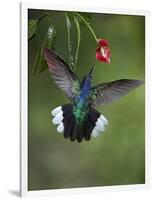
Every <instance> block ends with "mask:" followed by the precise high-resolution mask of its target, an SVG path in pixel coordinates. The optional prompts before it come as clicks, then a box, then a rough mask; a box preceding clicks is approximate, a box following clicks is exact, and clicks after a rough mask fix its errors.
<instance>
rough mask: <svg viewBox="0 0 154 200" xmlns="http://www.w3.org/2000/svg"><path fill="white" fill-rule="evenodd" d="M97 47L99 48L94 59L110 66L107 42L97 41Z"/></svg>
mask: <svg viewBox="0 0 154 200" xmlns="http://www.w3.org/2000/svg"><path fill="white" fill-rule="evenodd" d="M98 45H99V46H98V48H97V49H96V59H97V60H99V61H103V62H106V63H107V64H110V57H111V53H110V48H109V43H108V41H107V40H104V39H100V40H98Z"/></svg>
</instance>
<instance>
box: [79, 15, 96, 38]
mask: <svg viewBox="0 0 154 200" xmlns="http://www.w3.org/2000/svg"><path fill="white" fill-rule="evenodd" d="M76 15H77V16H79V17H80V18H81V19H82V21H83V22H84V23H85V24H86V26H87V27H88V28H89V30H90V31H91V33H92V35H93V37H94V39H95V40H96V42H98V38H97V37H96V34H95V33H94V31H93V29H92V28H91V26H90V25H89V24H88V23H87V21H86V20H85V19H84V18H83V17H82V16H81V15H80V14H79V13H76Z"/></svg>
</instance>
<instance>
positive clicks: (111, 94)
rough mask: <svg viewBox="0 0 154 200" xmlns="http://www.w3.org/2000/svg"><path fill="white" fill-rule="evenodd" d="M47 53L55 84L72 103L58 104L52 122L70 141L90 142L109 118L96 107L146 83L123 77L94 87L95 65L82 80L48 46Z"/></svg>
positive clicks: (45, 52) (53, 112) (99, 132)
mask: <svg viewBox="0 0 154 200" xmlns="http://www.w3.org/2000/svg"><path fill="white" fill-rule="evenodd" d="M44 56H45V59H46V60H47V64H48V67H49V71H50V72H51V74H52V76H53V78H54V80H55V83H56V84H57V85H58V86H59V87H60V88H61V89H62V90H63V91H64V92H65V93H66V95H67V96H68V98H69V99H70V100H71V103H69V104H65V105H63V106H58V107H57V108H55V109H54V110H52V112H51V114H52V115H53V116H54V118H53V120H52V122H53V123H54V124H55V125H58V126H57V131H58V132H60V133H62V132H63V135H64V137H65V138H70V140H71V141H74V140H77V141H78V142H81V141H82V140H83V139H85V140H87V141H89V140H90V139H91V136H93V137H97V136H99V135H100V134H101V133H102V132H103V131H104V130H105V126H106V125H107V124H108V120H107V119H106V118H105V117H104V116H103V115H102V114H101V113H99V112H98V111H97V110H96V109H95V107H96V106H97V105H102V104H105V103H110V102H112V101H114V100H117V99H118V98H119V97H121V96H123V95H125V94H127V93H128V92H129V91H131V90H132V89H133V88H136V87H137V86H139V85H140V84H142V83H143V81H140V80H133V79H121V80H116V81H112V82H108V83H102V84H99V85H96V86H94V87H92V85H91V84H92V83H91V82H92V72H93V69H94V67H93V68H92V69H91V70H90V72H89V73H88V74H87V75H86V76H85V77H84V79H83V81H82V83H80V81H79V79H78V77H77V75H76V74H75V73H73V72H72V71H71V69H70V68H69V66H68V65H67V64H66V63H65V61H64V60H63V59H62V58H61V57H59V56H58V55H57V54H56V53H55V52H53V51H51V50H49V49H47V48H45V49H44Z"/></svg>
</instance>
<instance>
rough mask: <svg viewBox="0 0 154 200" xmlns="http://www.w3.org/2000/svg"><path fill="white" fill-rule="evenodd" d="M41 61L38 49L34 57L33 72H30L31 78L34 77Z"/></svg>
mask: <svg viewBox="0 0 154 200" xmlns="http://www.w3.org/2000/svg"><path fill="white" fill-rule="evenodd" d="M41 61H42V48H39V49H38V51H37V55H36V59H35V63H34V67H33V71H32V76H33V75H35V74H36V72H37V71H38V69H39V68H40V66H41Z"/></svg>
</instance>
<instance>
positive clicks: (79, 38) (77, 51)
mask: <svg viewBox="0 0 154 200" xmlns="http://www.w3.org/2000/svg"><path fill="white" fill-rule="evenodd" d="M74 20H75V24H76V28H77V35H78V40H77V48H76V53H75V61H74V66H76V64H77V60H78V53H79V48H80V41H81V33H80V24H79V22H78V21H77V19H76V17H75V15H74Z"/></svg>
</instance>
